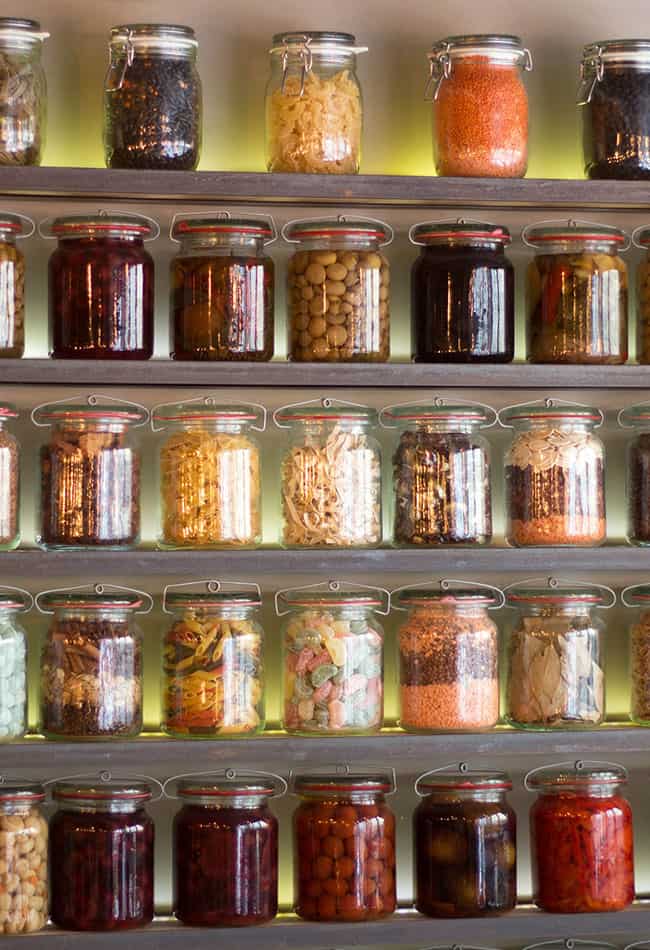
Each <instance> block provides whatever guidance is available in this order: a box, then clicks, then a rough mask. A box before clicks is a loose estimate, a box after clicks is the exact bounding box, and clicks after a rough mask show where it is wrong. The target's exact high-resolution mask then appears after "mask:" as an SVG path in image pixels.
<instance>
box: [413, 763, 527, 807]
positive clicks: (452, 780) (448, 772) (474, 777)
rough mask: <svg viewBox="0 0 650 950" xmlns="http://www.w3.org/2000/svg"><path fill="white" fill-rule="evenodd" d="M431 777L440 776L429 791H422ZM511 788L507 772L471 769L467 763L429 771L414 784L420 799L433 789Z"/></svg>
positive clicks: (480, 789)
mask: <svg viewBox="0 0 650 950" xmlns="http://www.w3.org/2000/svg"><path fill="white" fill-rule="evenodd" d="M431 775H435V776H438V777H439V780H434V781H432V782H431V784H430V787H429V790H428V791H422V790H421V788H420V785H421V784H422V781H423V780H424V779H426V778H428V777H429V776H431ZM447 778H448V780H447ZM511 788H512V779H511V778H510V776H509V775H508V774H507V772H499V771H489V770H487V769H470V767H469V765H468V764H467V762H459V763H457V764H456V763H452V764H451V765H442V766H440V767H439V768H437V769H429V770H428V771H427V772H423V773H422V774H421V775H419V776H418V777H417V778H416V780H415V782H414V784H413V790H414V792H415V794H416V795H417V796H418V797H419V798H425V797H426V796H427V795H430V794H431V791H432V789H439V790H440V791H443V790H450V791H451V790H453V789H459V790H463V789H468V790H472V789H474V790H476V791H489V790H490V789H492V790H494V791H510V789H511Z"/></svg>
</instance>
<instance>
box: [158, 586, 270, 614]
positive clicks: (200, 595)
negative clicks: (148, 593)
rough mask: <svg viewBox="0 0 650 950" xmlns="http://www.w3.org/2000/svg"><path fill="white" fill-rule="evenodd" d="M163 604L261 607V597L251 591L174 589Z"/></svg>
mask: <svg viewBox="0 0 650 950" xmlns="http://www.w3.org/2000/svg"><path fill="white" fill-rule="evenodd" d="M165 604H166V606H167V607H169V608H170V609H171V610H173V609H174V607H176V608H179V607H183V608H188V607H194V608H196V609H206V608H208V607H261V606H262V598H261V596H259V595H258V594H256V593H255V592H253V591H248V592H246V591H225V590H219V591H185V592H183V593H181V592H180V591H175V592H174V593H168V594H167V595H166V597H165Z"/></svg>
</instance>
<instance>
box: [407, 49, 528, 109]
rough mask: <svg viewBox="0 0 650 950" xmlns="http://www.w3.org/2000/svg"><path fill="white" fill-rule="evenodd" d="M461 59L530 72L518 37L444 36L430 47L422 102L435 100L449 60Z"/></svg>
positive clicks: (449, 69)
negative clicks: (478, 59)
mask: <svg viewBox="0 0 650 950" xmlns="http://www.w3.org/2000/svg"><path fill="white" fill-rule="evenodd" d="M464 56H481V57H485V58H488V59H490V60H492V61H493V62H498V63H503V64H506V65H513V66H516V65H520V66H522V68H523V69H524V71H525V72H530V71H531V70H532V68H533V57H532V55H531V52H530V50H529V49H528V47H526V46H524V45H523V43H522V40H521V38H520V37H519V36H509V35H507V34H496V33H494V34H491V33H489V34H487V33H486V34H473V35H466V36H448V37H447V38H446V39H444V40H440V41H439V42H437V43H434V45H433V47H432V48H431V50H430V51H429V52H428V53H427V59H428V60H429V78H428V79H427V83H426V86H425V87H424V99H425V102H435V101H436V100H437V98H438V96H439V95H440V89H441V87H442V84H443V82H444V80H445V79H449V77H450V76H451V72H452V62H453V60H454V59H455V58H460V57H464Z"/></svg>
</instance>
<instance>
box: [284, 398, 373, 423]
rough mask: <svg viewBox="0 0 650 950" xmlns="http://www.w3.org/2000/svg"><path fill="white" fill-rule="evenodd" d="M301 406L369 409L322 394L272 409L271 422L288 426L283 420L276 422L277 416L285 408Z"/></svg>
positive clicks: (359, 403)
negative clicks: (316, 397) (315, 397)
mask: <svg viewBox="0 0 650 950" xmlns="http://www.w3.org/2000/svg"><path fill="white" fill-rule="evenodd" d="M303 406H305V407H307V406H322V408H323V409H335V408H336V407H337V406H340V407H341V409H346V408H347V409H369V408H370V407H369V406H367V405H364V404H363V403H361V402H348V401H347V400H345V399H335V398H333V397H330V396H322V397H321V398H320V399H305V400H304V401H303V402H292V403H289V405H287V406H280V407H279V408H278V409H275V410H274V411H273V422H274V423H275V425H276V426H277V427H278V429H288V428H290V426H289V425H287V424H286V423H284V422H278V416H279V415H280V414H281V413H283V412H286V411H287V409H301V408H302V407H303Z"/></svg>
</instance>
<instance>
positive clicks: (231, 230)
mask: <svg viewBox="0 0 650 950" xmlns="http://www.w3.org/2000/svg"><path fill="white" fill-rule="evenodd" d="M201 234H206V235H210V234H215V235H216V234H218V235H223V236H225V237H227V236H230V237H232V238H233V240H235V239H237V238H242V237H243V238H251V239H255V238H259V239H260V240H263V241H265V242H266V241H271V240H272V239H273V238H274V237H275V230H274V228H273V226H272V224H271V222H270V221H265V220H262V219H261V218H246V217H236V218H231V217H230V216H228V217H226V216H224V215H223V214H221V215H205V216H202V217H196V216H193V215H187V216H185V217H181V218H177V219H176V221H175V222H174V226H173V228H172V239H173V240H176V241H177V240H179V239H180V238H183V237H191V236H192V235H201Z"/></svg>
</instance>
